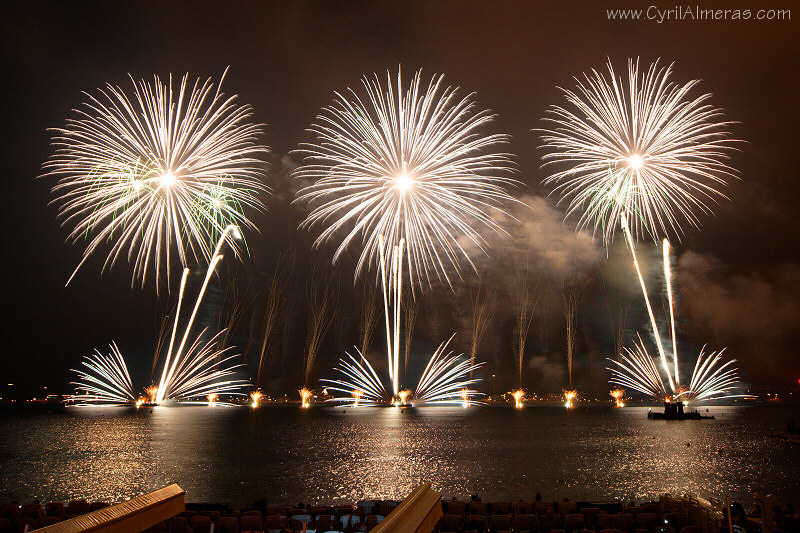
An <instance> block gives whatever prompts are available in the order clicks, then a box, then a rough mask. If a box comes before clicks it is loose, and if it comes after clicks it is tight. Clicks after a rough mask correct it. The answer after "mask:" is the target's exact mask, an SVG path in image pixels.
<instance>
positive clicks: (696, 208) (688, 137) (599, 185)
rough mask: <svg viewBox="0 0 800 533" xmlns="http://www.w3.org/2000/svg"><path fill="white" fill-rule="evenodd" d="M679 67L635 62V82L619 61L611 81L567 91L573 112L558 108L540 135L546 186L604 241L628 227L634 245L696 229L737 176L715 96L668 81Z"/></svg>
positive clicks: (631, 67) (595, 75) (594, 79)
mask: <svg viewBox="0 0 800 533" xmlns="http://www.w3.org/2000/svg"><path fill="white" fill-rule="evenodd" d="M671 73H672V66H671V65H670V66H669V67H662V66H659V63H658V61H656V62H655V63H653V64H652V65H650V67H649V68H648V69H647V72H646V73H644V72H642V73H640V71H639V62H638V60H637V61H633V60H632V59H629V60H628V77H627V80H623V79H622V78H621V77H620V78H618V77H617V75H616V74H615V72H614V69H613V66H612V65H611V61H610V60H609V62H608V77H606V76H605V75H604V74H602V73H600V72H598V71H596V70H592V73H591V74H584V76H583V79H582V80H581V79H577V78H576V82H577V87H576V88H575V89H574V90H569V89H563V92H564V95H565V96H566V99H567V102H568V104H569V105H568V106H566V107H562V106H551V107H550V108H549V109H548V115H547V117H545V120H546V121H548V122H549V123H550V124H551V125H552V128H551V129H548V130H545V132H544V134H543V135H542V141H543V147H544V149H545V150H546V151H547V154H546V155H545V163H544V166H545V167H554V168H556V169H557V170H555V171H554V172H553V173H552V174H551V175H550V176H549V177H548V178H547V180H546V181H547V182H549V183H555V184H556V191H558V192H560V193H561V194H562V197H563V199H565V200H567V201H568V202H569V208H568V210H567V212H568V214H572V213H580V223H579V227H584V226H593V228H594V231H595V232H602V235H603V238H604V240H605V241H606V242H609V241H611V240H613V237H614V233H615V231H616V230H617V229H618V228H619V227H620V226H621V225H624V224H625V220H624V218H625V217H627V218H628V221H627V222H628V223H629V224H630V225H631V226H632V231H633V233H634V234H635V235H636V236H642V235H645V234H647V233H650V234H651V235H652V236H653V238H658V236H657V234H658V233H662V232H663V233H673V234H675V235H677V236H680V235H681V234H682V233H683V228H682V225H683V224H684V223H689V224H690V225H692V226H698V224H699V219H698V214H699V213H709V212H710V208H709V207H708V205H709V203H710V202H714V201H716V200H719V199H720V198H724V195H723V194H722V192H720V188H721V187H722V186H723V185H724V184H725V181H726V178H729V177H733V176H735V175H736V171H735V170H734V169H733V168H731V167H730V166H728V164H727V163H726V161H727V158H728V157H727V156H728V152H729V151H730V150H731V146H732V140H731V139H730V134H729V133H728V132H727V131H726V128H727V127H728V126H729V125H730V124H731V123H730V122H725V121H723V120H722V116H723V114H722V110H721V109H719V108H715V107H713V106H711V105H710V104H709V103H708V102H709V99H710V98H711V95H710V94H702V95H699V96H694V95H690V93H692V91H693V89H694V88H695V86H696V85H697V84H698V83H699V81H697V80H692V81H690V82H688V83H686V84H683V85H681V84H679V83H675V82H673V81H670V75H671Z"/></svg>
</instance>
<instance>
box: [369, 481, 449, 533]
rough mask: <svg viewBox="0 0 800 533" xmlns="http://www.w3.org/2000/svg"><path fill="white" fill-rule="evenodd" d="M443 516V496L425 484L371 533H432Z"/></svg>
mask: <svg viewBox="0 0 800 533" xmlns="http://www.w3.org/2000/svg"><path fill="white" fill-rule="evenodd" d="M441 516H442V495H441V494H440V493H438V492H436V491H434V490H432V489H431V484H430V483H424V484H422V485H420V486H418V487H417V488H415V489H414V490H412V491H411V494H409V495H408V496H406V498H405V499H404V500H403V501H402V502H401V503H400V505H398V506H397V508H396V509H395V510H393V511H392V512H391V513H389V515H388V516H387V517H386V518H384V519H383V520H382V521H381V522H380V523H379V524H378V525H377V526H375V527H374V528H373V529H372V531H371V533H431V532H432V531H433V529H434V528H435V527H436V522H438V521H439V518H441Z"/></svg>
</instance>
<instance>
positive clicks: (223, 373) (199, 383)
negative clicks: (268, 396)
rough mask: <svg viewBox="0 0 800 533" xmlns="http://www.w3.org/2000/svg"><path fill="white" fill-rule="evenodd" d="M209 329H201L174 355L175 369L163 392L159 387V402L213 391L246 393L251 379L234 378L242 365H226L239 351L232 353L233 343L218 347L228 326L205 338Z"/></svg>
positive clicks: (218, 392)
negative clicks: (195, 336) (245, 389)
mask: <svg viewBox="0 0 800 533" xmlns="http://www.w3.org/2000/svg"><path fill="white" fill-rule="evenodd" d="M206 333H207V329H204V330H202V332H201V333H200V334H199V335H198V336H197V338H196V339H195V340H194V342H193V343H192V344H191V346H189V348H188V349H187V350H186V351H185V353H183V354H181V355H182V356H181V357H178V358H176V359H175V366H174V369H173V372H172V374H171V375H170V378H169V379H168V380H167V381H166V383H165V385H164V389H163V392H162V390H161V389H159V391H158V397H159V402H160V401H164V400H198V399H201V398H203V397H204V396H208V395H210V394H214V395H215V396H219V395H220V394H235V395H243V393H242V392H241V390H242V387H244V386H245V385H247V384H248V382H247V381H245V380H241V379H231V376H235V375H236V373H237V371H236V369H237V368H239V367H242V366H243V365H241V364H235V365H229V366H224V365H225V363H228V362H229V361H231V360H233V359H234V358H236V357H238V354H234V353H232V350H233V348H232V347H228V348H219V347H218V345H219V341H220V340H221V338H222V336H223V335H224V333H225V330H224V329H223V330H222V331H220V332H219V333H217V334H216V335H214V336H213V337H211V338H210V339H209V340H208V341H206V342H203V341H202V339H203V337H205V336H206Z"/></svg>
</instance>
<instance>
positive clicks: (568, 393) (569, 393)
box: [564, 390, 578, 409]
mask: <svg viewBox="0 0 800 533" xmlns="http://www.w3.org/2000/svg"><path fill="white" fill-rule="evenodd" d="M577 396H578V391H576V390H565V391H564V406H565V407H567V409H569V408H570V407H572V402H573V400H575V398H576V397H577Z"/></svg>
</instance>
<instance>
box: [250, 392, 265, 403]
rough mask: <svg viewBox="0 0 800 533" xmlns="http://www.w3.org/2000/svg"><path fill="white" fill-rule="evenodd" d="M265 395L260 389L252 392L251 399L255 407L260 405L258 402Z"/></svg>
mask: <svg viewBox="0 0 800 533" xmlns="http://www.w3.org/2000/svg"><path fill="white" fill-rule="evenodd" d="M263 397H264V394H262V392H261V391H260V390H254V391H253V392H251V393H250V401H251V405H252V406H253V407H258V404H259V403H260V402H261V398H263Z"/></svg>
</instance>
